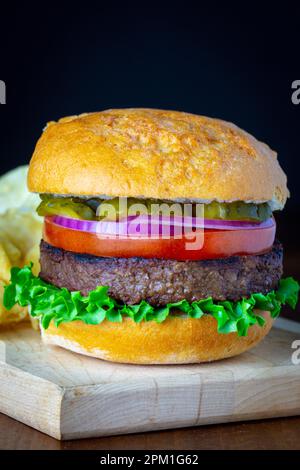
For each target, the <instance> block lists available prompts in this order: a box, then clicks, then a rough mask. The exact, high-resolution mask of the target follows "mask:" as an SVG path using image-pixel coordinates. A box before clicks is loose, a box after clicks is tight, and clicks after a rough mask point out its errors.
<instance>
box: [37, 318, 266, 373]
mask: <svg viewBox="0 0 300 470" xmlns="http://www.w3.org/2000/svg"><path fill="white" fill-rule="evenodd" d="M259 313H260V315H262V316H263V317H264V318H265V320H266V323H265V325H264V326H263V327H261V326H258V325H254V326H252V327H250V328H249V331H248V336H243V337H239V336H238V335H237V333H228V334H222V333H218V332H217V322H216V320H215V319H214V318H213V317H212V316H210V315H204V316H203V317H202V318H200V319H192V318H189V317H183V316H182V315H181V316H170V317H168V318H167V319H166V320H165V321H164V322H163V323H160V324H159V323H156V322H153V321H149V322H141V323H135V322H134V321H133V320H131V319H130V318H124V319H123V322H122V323H112V322H109V321H107V320H104V321H103V322H102V323H101V324H99V325H86V324H85V323H83V322H81V321H73V322H70V323H61V324H60V325H59V327H56V326H54V324H53V323H51V324H50V326H49V328H48V329H47V330H42V338H43V341H44V342H45V343H46V344H52V345H57V346H61V347H63V348H65V349H69V350H71V351H74V352H77V353H81V354H85V355H88V356H92V357H97V358H99V359H105V360H107V361H112V362H123V363H128V364H189V363H199V362H210V361H216V360H218V359H224V358H226V357H231V356H236V355H237V354H241V353H243V352H245V351H247V350H248V349H250V348H253V347H254V346H255V345H256V344H257V343H259V341H261V340H262V339H263V338H264V337H265V336H266V334H267V333H268V332H269V331H270V329H271V327H272V323H273V320H272V318H271V316H270V314H269V312H259Z"/></svg>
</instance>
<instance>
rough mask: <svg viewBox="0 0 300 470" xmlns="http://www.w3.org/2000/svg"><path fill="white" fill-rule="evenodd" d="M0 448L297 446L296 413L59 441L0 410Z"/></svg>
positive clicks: (299, 430) (299, 440) (298, 427)
mask: <svg viewBox="0 0 300 470" xmlns="http://www.w3.org/2000/svg"><path fill="white" fill-rule="evenodd" d="M0 449H16V450H20V449H27V450H28V449H35V450H38V449H40V450H75V449H76V450H77V449H83V450H92V449H93V450H113V449H119V450H127V449H135V450H136V449H142V450H151V449H152V450H155V449H157V450H162V449H170V450H173V449H179V450H192V449H194V450H202V449H209V450H215V449H232V450H238V449H244V450H248V449H262V450H263V449H272V450H273V449H274V450H275V449H285V450H288V449H289V450H292V449H293V450H295V449H297V450H299V449H300V417H295V418H284V419H282V418H281V419H270V420H265V421H251V422H248V423H232V424H219V425H213V426H203V427H198V428H187V429H180V430H174V431H159V432H151V433H143V434H131V435H126V436H115V437H102V438H99V439H83V440H80V441H62V442H61V441H57V440H55V439H53V438H51V437H49V436H47V435H45V434H42V433H40V432H38V431H35V430H34V429H31V428H29V427H28V426H25V425H24V424H21V423H19V422H17V421H15V420H14V419H11V418H8V417H7V416H5V415H1V414H0Z"/></svg>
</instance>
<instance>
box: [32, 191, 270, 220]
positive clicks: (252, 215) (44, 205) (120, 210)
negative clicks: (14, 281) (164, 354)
mask: <svg viewBox="0 0 300 470" xmlns="http://www.w3.org/2000/svg"><path fill="white" fill-rule="evenodd" d="M40 197H41V203H40V205H39V206H38V208H37V213H38V214H39V215H41V216H46V215H61V216H64V217H71V218H75V219H85V220H99V219H101V217H99V216H97V209H100V207H99V206H100V205H101V204H105V205H106V204H110V205H111V206H112V207H113V209H114V211H113V213H115V214H116V216H117V217H118V218H121V217H126V216H127V213H126V206H125V207H124V204H122V203H121V204H120V203H119V198H113V199H109V200H103V199H100V198H90V199H83V198H79V197H59V196H52V195H49V194H43V195H41V196H40ZM123 201H124V198H123ZM134 204H143V206H146V208H147V209H146V212H147V213H148V214H150V213H151V206H152V204H156V205H157V204H167V206H169V207H170V208H171V207H172V205H173V204H174V202H170V201H162V200H155V199H137V198H132V197H129V198H127V209H128V210H129V209H130V207H132V206H133V205H134ZM182 206H183V204H182ZM102 208H103V209H104V208H105V206H102ZM135 209H136V208H135ZM137 209H138V207H137ZM98 213H101V214H102V217H103V216H107V217H109V213H107V212H106V211H105V210H103V211H100V212H98ZM152 213H153V212H152ZM155 213H157V206H156V210H155ZM183 213H184V212H183V207H182V214H183ZM195 214H196V211H195V205H194V206H193V215H195ZM271 216H272V211H271V208H270V206H269V204H268V203H261V204H254V203H246V202H243V201H235V202H229V203H227V202H217V201H213V202H210V203H208V204H204V218H206V219H219V220H242V221H251V222H263V221H264V220H267V219H268V218H270V217H271Z"/></svg>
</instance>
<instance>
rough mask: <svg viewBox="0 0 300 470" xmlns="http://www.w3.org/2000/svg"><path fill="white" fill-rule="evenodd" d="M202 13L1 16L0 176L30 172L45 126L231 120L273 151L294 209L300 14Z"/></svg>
mask: <svg viewBox="0 0 300 470" xmlns="http://www.w3.org/2000/svg"><path fill="white" fill-rule="evenodd" d="M207 3H208V2H198V3H197V7H196V6H195V4H194V3H189V2H184V1H182V2H180V3H176V2H172V3H166V2H161V3H157V4H156V3H155V2H151V3H147V2H142V1H141V2H140V3H139V4H136V3H132V2H123V3H122V4H120V5H118V3H117V2H111V5H110V6H109V5H108V4H106V5H104V4H103V3H101V2H98V3H90V2H81V5H80V6H76V5H75V2H74V4H69V3H62V2H61V3H55V2H51V4H49V2H46V3H45V2H40V3H39V6H38V5H35V6H33V5H31V4H30V3H24V4H22V5H21V4H20V5H18V6H17V5H11V6H7V5H6V6H3V5H1V32H0V39H1V61H0V62H1V63H0V79H2V80H5V82H6V86H7V104H6V105H4V106H0V155H1V173H3V172H4V171H6V170H8V169H10V168H13V167H14V166H16V165H19V164H22V163H25V162H28V161H29V159H30V156H31V153H32V151H33V149H34V145H35V142H36V140H37V139H38V137H39V135H40V133H41V131H42V128H43V127H44V125H45V123H46V122H47V121H49V120H53V119H58V118H59V117H61V116H65V115H70V114H78V113H81V112H87V111H96V110H101V109H105V108H111V107H127V106H128V107H130V106H133V107H135V106H146V107H157V108H166V109H178V110H184V111H188V112H193V113H199V114H204V115H209V116H213V117H220V118H223V119H225V120H229V121H233V122H235V123H236V124H237V125H239V126H240V127H242V128H244V129H245V130H247V131H249V132H250V133H253V134H254V135H255V136H256V137H257V138H258V139H260V140H263V141H265V142H267V143H268V144H269V145H270V146H271V147H272V148H273V149H275V150H277V151H278V153H279V159H280V162H281V165H282V167H283V168H284V170H285V171H286V173H287V174H288V178H289V188H290V190H291V193H292V198H291V199H290V201H289V203H288V209H290V210H297V208H298V206H299V205H300V191H299V190H298V186H299V183H298V178H299V176H298V174H299V167H300V163H299V144H300V133H299V124H300V105H298V106H297V105H294V104H292V101H291V94H292V89H291V84H292V82H293V81H294V80H296V79H300V58H299V57H300V40H299V39H300V6H299V4H298V6H296V4H295V5H294V4H288V3H287V2H284V6H282V5H281V6H280V7H279V6H276V5H272V6H271V4H270V5H268V7H265V8H264V7H263V5H264V2H260V4H255V3H254V2H241V3H240V4H239V5H238V6H237V5H236V4H230V3H228V2H222V3H220V4H217V3H216V2H210V3H211V6H208V5H207Z"/></svg>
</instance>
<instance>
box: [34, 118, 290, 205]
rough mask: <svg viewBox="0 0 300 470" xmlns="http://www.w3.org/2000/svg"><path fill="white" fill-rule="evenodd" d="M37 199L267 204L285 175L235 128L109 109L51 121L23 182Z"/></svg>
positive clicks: (277, 196) (278, 197)
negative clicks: (83, 197) (66, 197)
mask: <svg viewBox="0 0 300 470" xmlns="http://www.w3.org/2000/svg"><path fill="white" fill-rule="evenodd" d="M28 186H29V189H30V191H34V192H37V193H53V194H65V195H67V194H74V195H86V196H91V195H93V196H96V195H106V196H132V197H146V198H156V199H172V200H174V199H187V200H200V201H203V202H205V201H210V200H219V201H233V200H241V201H256V202H261V201H272V206H273V208H277V209H278V208H282V207H283V205H284V204H285V201H286V198H287V197H288V190H287V187H286V176H285V174H284V172H283V171H282V169H281V167H280V165H279V163H278V161H277V155H276V153H275V152H273V151H272V150H271V149H270V148H269V147H268V146H267V145H265V144H263V143H261V142H259V141H257V140H256V139H255V138H254V137H252V136H251V135H250V134H248V133H246V132H244V131H242V130H241V129H239V128H238V127H236V126H235V125H234V124H231V123H228V122H225V121H221V120H219V119H211V118H207V117H204V116H196V115H194V114H188V113H182V112H178V111H162V110H157V109H114V110H107V111H102V112H98V113H92V114H82V115H80V116H71V117H67V118H63V119H60V120H59V121H58V122H50V123H49V124H48V125H47V127H46V129H45V131H44V133H43V135H42V136H41V138H40V139H39V141H38V143H37V145H36V149H35V151H34V154H33V157H32V160H31V163H30V169H29V176H28Z"/></svg>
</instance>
